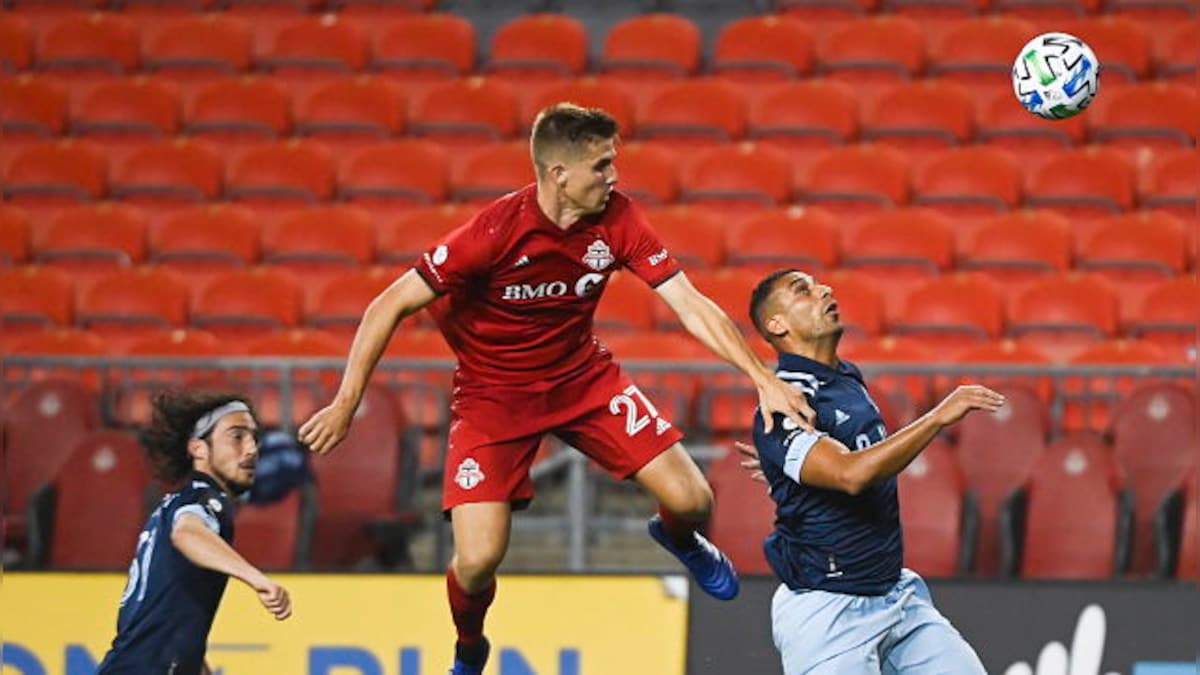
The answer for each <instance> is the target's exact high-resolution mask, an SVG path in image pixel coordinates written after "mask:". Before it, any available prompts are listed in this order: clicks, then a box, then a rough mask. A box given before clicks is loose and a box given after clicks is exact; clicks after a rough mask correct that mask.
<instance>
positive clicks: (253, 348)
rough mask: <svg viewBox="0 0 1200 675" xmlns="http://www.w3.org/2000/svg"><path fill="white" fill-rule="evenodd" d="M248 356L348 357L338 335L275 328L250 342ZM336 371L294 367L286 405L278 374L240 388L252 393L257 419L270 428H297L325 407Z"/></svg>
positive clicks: (260, 378) (264, 375)
mask: <svg viewBox="0 0 1200 675" xmlns="http://www.w3.org/2000/svg"><path fill="white" fill-rule="evenodd" d="M244 351H245V353H246V354H247V355H248V356H271V357H292V358H308V357H317V358H322V357H324V358H334V357H336V358H337V360H339V361H340V360H341V359H342V358H343V357H344V356H345V353H346V352H345V347H344V346H343V345H342V343H341V341H339V340H338V339H337V338H336V337H335V336H333V335H330V334H328V333H325V332H324V331H317V330H276V331H272V332H267V333H265V334H261V335H260V336H259V337H256V338H253V339H251V340H249V341H247V342H246V343H245V345H244ZM336 375H337V373H336V372H335V371H333V370H330V369H324V370H321V369H317V368H294V369H293V370H292V371H291V373H290V376H289V382H288V387H289V389H288V393H289V395H290V401H289V402H290V406H288V407H285V405H284V385H283V384H282V383H281V382H280V378H279V376H278V375H277V374H276V373H266V374H263V375H260V376H258V377H255V378H254V380H253V381H252V382H247V383H245V384H241V387H240V388H243V389H248V390H250V391H251V392H252V395H253V397H254V401H255V410H256V412H257V414H258V420H259V422H260V423H262V424H263V425H264V426H267V427H272V428H276V427H284V428H289V429H295V428H296V427H298V426H300V425H301V424H303V423H304V421H305V420H306V419H308V418H309V417H310V416H312V414H313V413H315V412H316V411H317V410H319V409H320V408H321V407H322V406H324V405H325V404H326V403H327V402H328V401H329V399H330V398H331V396H330V388H331V387H334V386H336V384H337V379H336Z"/></svg>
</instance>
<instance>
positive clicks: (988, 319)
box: [890, 273, 1004, 351]
mask: <svg viewBox="0 0 1200 675" xmlns="http://www.w3.org/2000/svg"><path fill="white" fill-rule="evenodd" d="M1003 326H1004V299H1003V297H1002V296H1001V295H1000V291H999V289H998V288H997V287H996V284H995V283H994V282H993V281H992V280H991V279H988V278H987V277H985V276H982V275H971V274H961V273H960V274H955V275H952V276H944V277H941V278H939V279H932V280H930V281H928V282H926V283H924V284H922V285H920V286H918V287H917V288H915V289H913V291H912V292H911V293H909V294H908V297H907V298H906V299H905V301H904V308H903V310H902V311H901V312H900V313H899V314H897V315H896V317H895V318H894V319H893V320H892V322H891V324H890V327H891V332H892V333H898V334H904V335H908V336H917V337H920V339H921V340H922V341H923V342H925V343H926V344H928V345H931V346H936V347H938V348H939V349H945V350H948V351H951V350H955V349H963V348H966V347H970V346H972V345H976V344H980V343H982V342H987V341H989V340H991V339H995V338H996V337H998V336H999V335H1000V332H1001V331H1002V330H1003Z"/></svg>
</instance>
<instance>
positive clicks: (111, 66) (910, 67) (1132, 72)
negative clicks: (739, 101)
mask: <svg viewBox="0 0 1200 675" xmlns="http://www.w3.org/2000/svg"><path fill="white" fill-rule="evenodd" d="M917 4H919V3H916V2H912V3H910V2H906V3H904V6H905V7H912V6H914V5H917ZM939 6H942V7H944V6H945V4H944V3H939ZM1193 12H1194V8H1193ZM1188 18H1192V17H1184V19H1185V20H1184V21H1180V20H1179V19H1176V18H1170V19H1167V20H1166V22H1163V23H1162V24H1161V25H1164V26H1166V27H1167V28H1168V30H1171V31H1172V35H1170V36H1169V37H1168V38H1167V40H1165V41H1164V42H1162V43H1161V44H1160V43H1155V42H1152V40H1151V39H1150V35H1151V31H1152V30H1154V31H1155V32H1157V30H1158V26H1159V25H1160V24H1151V25H1150V26H1147V25H1144V24H1142V23H1140V22H1139V21H1137V20H1135V19H1131V18H1125V17H1119V16H1104V17H1102V18H1095V19H1083V18H1069V19H1057V20H1055V21H1054V23H1053V26H1050V25H1049V24H1045V23H1044V22H1043V23H1042V24H1041V25H1039V23H1035V22H1031V21H1026V20H1023V19H1020V18H1015V17H987V18H977V19H967V18H963V19H960V20H958V21H942V22H938V21H930V20H919V19H914V18H909V17H903V16H879V17H869V18H855V19H852V20H849V21H845V22H841V23H838V24H837V25H835V26H832V27H827V28H826V29H825V30H820V29H817V28H815V27H813V26H812V25H810V24H808V23H805V22H803V21H799V20H793V19H791V18H789V17H787V16H783V17H780V16H751V17H746V18H742V19H738V20H736V21H733V22H730V23H729V24H727V25H726V26H724V27H723V29H722V30H721V32H720V34H719V35H718V36H717V37H716V40H715V44H714V47H713V49H712V55H711V58H710V59H709V63H708V69H707V70H708V72H712V73H720V74H725V75H730V76H735V77H739V78H751V79H759V80H761V79H790V78H794V77H797V76H806V75H809V74H812V73H814V72H816V73H823V74H826V75H830V76H834V77H843V76H844V77H848V78H850V79H852V80H863V79H864V76H865V77H867V79H872V78H879V77H882V78H885V79H891V78H907V77H910V76H914V75H919V74H921V73H923V72H928V73H929V74H932V75H949V76H951V77H956V78H962V79H964V80H965V81H967V82H978V80H979V79H980V77H981V73H988V74H990V75H992V76H993V77H996V78H997V79H1002V80H1003V81H1005V82H1007V78H1006V77H1004V75H1006V74H1007V72H1008V70H1009V68H1011V62H1012V58H1013V45H1020V44H1024V43H1025V42H1026V41H1028V40H1029V39H1030V38H1032V37H1034V36H1035V35H1037V34H1039V33H1042V32H1045V31H1046V30H1050V29H1053V30H1060V31H1067V32H1069V33H1071V34H1073V35H1078V36H1079V37H1081V38H1083V39H1084V40H1085V41H1087V42H1088V43H1089V44H1090V45H1092V47H1093V48H1095V49H1096V51H1097V52H1098V53H1099V54H1100V55H1101V58H1102V59H1103V62H1104V64H1105V77H1106V81H1110V82H1117V81H1133V80H1137V79H1143V78H1147V77H1150V76H1151V75H1152V74H1154V75H1156V76H1158V77H1166V78H1173V79H1174V78H1178V79H1180V80H1181V81H1186V78H1187V77H1188V76H1190V74H1194V72H1195V59H1196V35H1197V33H1196V31H1197V28H1196V25H1195V21H1190V22H1189V21H1187V20H1186V19H1188ZM139 21H140V22H141V23H142V24H144V26H139ZM1048 26H1050V27H1048ZM0 34H3V35H5V36H6V37H7V38H8V39H7V40H5V44H6V47H5V50H4V58H5V60H7V61H8V62H9V64H10V68H12V69H17V70H22V69H28V68H35V69H37V70H41V71H53V72H58V73H62V74H68V75H71V74H74V75H92V76H96V75H109V76H111V75H112V74H120V73H132V72H137V71H138V70H139V69H146V70H149V71H150V72H160V73H168V72H179V71H183V72H184V73H186V74H188V75H194V74H195V73H196V71H197V70H199V71H203V70H205V69H207V70H209V71H210V72H218V73H223V74H228V73H234V72H245V71H246V70H248V69H249V68H251V67H252V66H257V67H258V68H259V69H260V70H263V71H267V72H273V73H276V74H280V75H284V76H293V77H294V76H312V75H314V74H316V75H321V74H330V73H352V72H362V71H365V70H371V71H375V72H388V73H391V74H394V75H399V76H402V77H403V76H409V77H413V76H415V77H421V78H428V77H445V76H447V75H449V76H455V75H465V74H469V73H472V72H477V67H476V54H477V53H478V52H479V51H480V49H479V47H478V45H477V44H476V37H475V29H474V27H473V26H472V25H471V23H470V22H469V21H468V20H467V19H465V18H463V17H459V16H455V15H451V14H427V15H414V16H409V17H406V18H402V19H399V20H397V21H394V22H378V21H370V20H364V21H362V22H361V23H360V22H359V21H357V20H355V19H354V18H353V17H350V16H338V15H332V14H331V15H325V16H308V17H286V16H284V17H274V18H272V17H269V16H267V17H264V16H261V15H260V16H256V17H253V18H252V20H250V21H247V22H242V21H239V19H237V18H236V16H228V15H222V14H204V15H194V16H192V17H186V18H173V17H172V18H168V19H166V20H164V19H161V18H157V17H151V18H147V17H144V16H142V17H139V16H138V15H136V14H135V15H132V16H126V15H124V14H122V13H97V14H84V13H82V12H79V13H77V14H75V15H69V16H65V17H62V18H58V19H57V20H52V21H46V22H45V24H44V25H42V26H40V28H31V27H29V26H28V25H27V23H26V22H25V21H24V20H23V19H21V18H20V17H19V16H17V15H5V16H4V17H3V21H2V22H0ZM701 43H702V39H701V35H700V31H699V29H698V28H697V26H696V25H695V24H694V23H692V22H691V21H689V20H688V19H686V18H684V17H681V16H677V15H672V14H648V15H639V16H633V17H629V18H627V19H625V20H624V21H622V22H620V23H618V24H617V25H616V26H614V27H613V29H612V30H611V31H610V32H609V33H608V34H607V36H605V39H604V44H603V49H602V51H601V53H600V55H599V58H598V59H597V61H596V63H595V64H592V65H594V67H595V71H596V72H603V73H607V74H610V75H616V76H626V77H634V78H667V79H670V78H677V77H686V76H689V75H694V74H696V73H699V72H701V71H702V70H703V68H702V64H703V62H704V58H703V54H702V53H703V47H702V44H701ZM589 65H590V64H589V36H588V33H587V29H586V27H585V26H584V25H583V23H581V22H580V21H578V20H576V19H573V18H571V17H570V16H567V15H563V14H532V15H526V16H521V17H518V18H515V19H513V20H512V21H511V22H509V23H508V24H506V25H504V26H502V27H501V28H500V29H499V30H498V31H497V32H496V34H495V36H494V39H493V42H492V45H491V46H490V48H489V49H488V50H487V53H486V56H485V58H484V64H483V66H482V68H479V69H478V70H479V71H482V72H487V73H489V74H493V75H497V76H499V77H502V78H509V79H514V80H526V79H528V78H540V79H562V78H569V77H574V76H577V75H580V74H583V73H585V72H589V69H590V68H589Z"/></svg>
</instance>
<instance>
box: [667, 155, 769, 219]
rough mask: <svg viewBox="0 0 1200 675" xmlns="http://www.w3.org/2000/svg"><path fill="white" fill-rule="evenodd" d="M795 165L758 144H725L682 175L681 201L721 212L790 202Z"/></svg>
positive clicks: (696, 161) (736, 211) (699, 159)
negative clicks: (793, 167)
mask: <svg viewBox="0 0 1200 675" xmlns="http://www.w3.org/2000/svg"><path fill="white" fill-rule="evenodd" d="M791 192H792V165H791V164H790V163H789V162H788V159H787V156H786V155H785V154H784V153H783V152H782V151H780V150H776V149H775V148H771V147H768V146H765V145H757V144H755V143H739V144H737V145H723V146H719V147H714V148H711V149H709V150H705V151H703V152H702V153H700V154H699V155H697V156H696V158H695V160H694V161H693V162H691V164H689V165H688V167H687V168H686V169H685V171H684V174H683V193H682V194H681V195H680V201H683V202H686V203H688V204H691V205H692V206H694V207H697V208H706V209H709V210H712V211H715V212H718V213H722V212H723V213H738V212H745V211H747V210H751V209H756V208H763V207H768V208H769V207H774V206H779V205H781V204H785V203H787V202H788V201H789V200H790V198H791Z"/></svg>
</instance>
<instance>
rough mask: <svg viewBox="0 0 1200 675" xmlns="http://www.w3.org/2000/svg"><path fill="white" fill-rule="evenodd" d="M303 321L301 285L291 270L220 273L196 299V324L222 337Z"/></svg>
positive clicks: (253, 333) (193, 307)
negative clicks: (301, 318) (301, 313)
mask: <svg viewBox="0 0 1200 675" xmlns="http://www.w3.org/2000/svg"><path fill="white" fill-rule="evenodd" d="M299 321H300V289H299V288H298V287H297V286H296V282H295V281H293V280H292V277H291V275H290V274H288V273H287V272H283V271H281V270H272V269H269V268H261V267H260V268H254V269H250V270H237V271H233V272H226V273H224V274H221V275H218V276H216V277H215V278H214V279H213V280H212V281H211V282H210V283H209V284H208V285H207V286H205V287H204V288H203V289H202V290H201V291H200V293H199V294H198V295H197V296H196V297H195V298H194V299H193V302H192V325H193V326H195V327H197V328H203V329H205V330H209V331H212V332H213V333H214V334H216V335H217V336H218V337H220V338H222V339H238V338H245V337H247V336H251V335H258V334H261V333H262V331H263V330H264V329H266V330H269V329H273V328H294V327H295V326H297V325H298V324H299Z"/></svg>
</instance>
